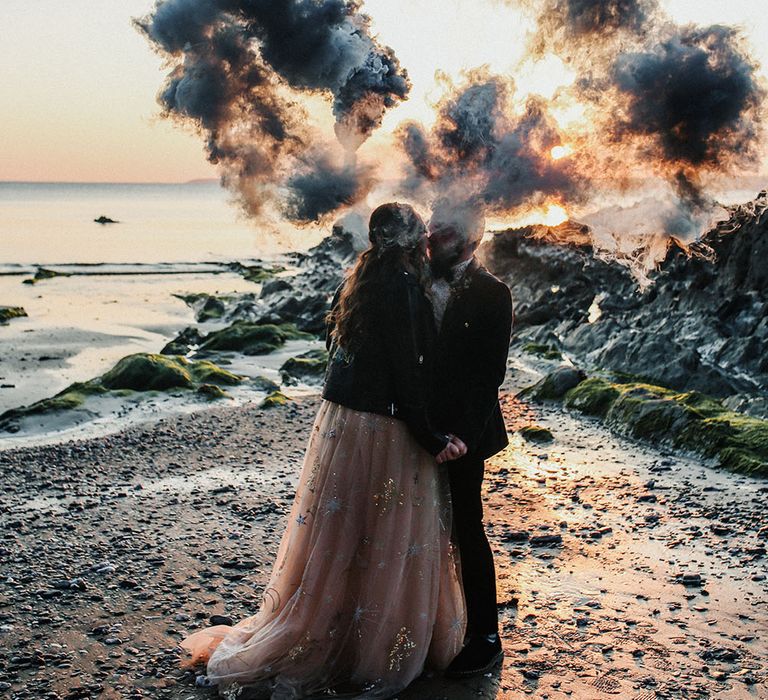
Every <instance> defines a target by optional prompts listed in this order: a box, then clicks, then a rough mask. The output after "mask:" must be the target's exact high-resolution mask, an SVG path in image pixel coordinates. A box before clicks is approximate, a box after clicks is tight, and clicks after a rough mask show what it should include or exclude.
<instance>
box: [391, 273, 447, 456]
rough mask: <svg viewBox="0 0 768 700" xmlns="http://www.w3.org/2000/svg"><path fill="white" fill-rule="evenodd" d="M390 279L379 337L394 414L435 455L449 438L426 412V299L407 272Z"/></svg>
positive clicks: (430, 331) (429, 334) (430, 335)
mask: <svg viewBox="0 0 768 700" xmlns="http://www.w3.org/2000/svg"><path fill="white" fill-rule="evenodd" d="M394 282H395V283H394V284H393V286H392V290H391V293H390V294H389V295H388V296H387V299H386V307H385V311H386V316H387V321H388V322H387V324H386V328H384V329H383V331H384V333H383V337H384V343H385V349H386V352H387V356H388V357H389V368H390V372H391V374H392V379H393V384H394V387H395V402H396V405H397V410H398V413H397V415H398V417H399V418H401V419H402V420H404V421H405V423H406V425H407V426H408V428H409V430H410V431H411V433H413V436H414V437H415V438H416V440H417V441H418V442H419V444H420V445H421V446H422V447H423V448H424V449H425V450H427V452H429V453H430V454H432V455H435V456H436V455H438V454H439V453H440V452H441V451H442V450H443V449H444V448H445V446H446V445H447V444H448V442H449V438H448V436H447V435H445V434H444V433H440V432H439V431H437V430H435V428H434V426H433V425H432V424H431V422H430V419H429V415H428V412H427V406H428V405H429V386H430V383H429V382H430V377H431V375H430V371H429V369H430V367H431V363H432V357H431V351H432V349H433V348H434V334H435V330H434V327H433V325H432V324H431V323H430V320H431V319H429V318H428V317H427V315H426V314H425V304H426V301H425V300H424V298H423V292H422V291H421V288H420V287H419V286H418V285H416V284H413V283H411V282H410V281H409V280H408V276H407V273H403V278H402V279H398V280H395V281H394ZM430 341H431V342H430Z"/></svg>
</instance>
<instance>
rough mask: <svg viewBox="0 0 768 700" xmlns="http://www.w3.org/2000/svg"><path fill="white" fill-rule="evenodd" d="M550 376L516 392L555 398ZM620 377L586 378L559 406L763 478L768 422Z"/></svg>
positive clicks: (700, 397) (701, 397)
mask: <svg viewBox="0 0 768 700" xmlns="http://www.w3.org/2000/svg"><path fill="white" fill-rule="evenodd" d="M556 372H557V371H556ZM556 372H553V373H552V374H550V375H549V376H548V377H545V378H544V379H543V380H542V381H540V382H538V383H537V384H535V385H533V387H529V388H528V390H527V391H526V392H521V394H525V395H527V396H529V397H532V398H543V399H549V398H557V397H556V396H553V394H556V393H557V391H556V390H554V389H552V388H551V387H552V386H559V385H560V380H561V378H558V377H557V376H553V375H556ZM623 379H624V381H625V382H626V383H615V382H610V381H608V380H606V379H601V378H597V377H592V378H589V379H586V380H584V381H583V382H580V383H578V384H577V385H576V386H574V387H572V388H571V389H569V390H568V391H567V392H565V394H564V398H563V401H564V404H565V405H566V406H567V407H569V408H573V409H576V410H578V411H581V412H582V413H587V414H589V415H596V416H600V417H602V418H603V419H604V420H605V421H606V423H607V424H608V425H609V426H610V427H611V428H612V429H614V430H615V431H616V432H619V433H622V434H624V435H630V436H632V437H635V438H639V439H644V440H649V441H652V442H654V443H656V444H658V443H664V444H667V445H670V446H673V447H677V448H681V449H684V450H686V451H689V452H694V453H697V454H700V455H703V456H705V457H712V458H714V459H715V460H716V461H717V463H718V464H719V465H720V466H722V467H725V468H727V469H731V470H733V471H738V472H744V473H748V474H752V475H756V476H757V475H760V476H768V420H764V419H761V418H756V417H753V416H748V415H744V414H742V413H737V412H735V411H731V410H729V409H728V408H726V407H725V406H724V405H723V404H722V403H721V402H720V401H718V400H717V399H714V398H712V397H711V396H707V395H705V394H702V393H700V392H696V391H689V392H684V393H680V392H676V391H674V390H672V389H668V388H666V387H661V386H655V385H653V384H648V383H644V382H629V381H627V378H626V377H625V378H623ZM547 380H549V381H547ZM537 387H538V390H536V389H537ZM534 390H536V391H534Z"/></svg>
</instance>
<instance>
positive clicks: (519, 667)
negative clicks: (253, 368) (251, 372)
mask: <svg viewBox="0 0 768 700" xmlns="http://www.w3.org/2000/svg"><path fill="white" fill-rule="evenodd" d="M510 365H511V369H510V371H509V373H508V379H507V382H506V384H505V386H504V405H505V410H506V412H507V424H508V429H509V430H510V432H511V433H513V434H512V436H511V437H512V439H511V444H510V446H509V447H508V448H507V449H506V450H505V451H504V452H502V453H500V454H499V455H497V456H496V457H494V458H493V459H492V460H491V461H490V462H489V463H488V471H487V478H486V483H485V495H486V504H487V510H486V513H487V530H488V533H489V535H490V537H491V542H492V546H493V548H494V550H495V553H496V562H497V577H498V583H499V605H500V611H501V617H502V624H503V641H504V648H505V651H506V656H505V659H504V663H503V667H502V668H500V669H498V670H497V671H496V672H494V673H492V674H488V675H487V676H486V677H480V678H476V679H472V680H469V681H465V682H461V683H456V682H448V681H446V680H444V679H441V678H440V677H439V675H435V674H431V675H430V674H427V675H425V676H424V677H422V678H421V679H419V680H418V681H417V682H416V683H415V684H414V686H412V687H411V688H410V689H408V690H407V691H405V692H404V693H402V694H401V696H400V697H402V698H403V699H406V698H408V699H413V700H416V699H417V698H418V699H432V700H437V699H438V698H477V697H481V698H499V699H501V698H509V699H511V698H522V697H532V698H542V699H545V698H546V699H548V700H559V699H561V698H589V699H590V700H596V699H600V698H628V699H631V700H652V699H653V698H723V699H728V700H731V699H733V700H736V699H740V698H744V699H747V698H766V697H768V684H767V679H768V652H767V651H766V648H765V644H764V638H765V633H766V630H767V629H768V583H767V582H766V576H765V545H766V538H767V537H768V530H767V529H766V527H765V524H764V517H763V506H762V504H763V503H764V499H765V494H766V492H768V484H766V483H765V481H764V480H760V479H756V478H752V477H747V476H742V475H737V474H733V473H730V472H726V471H719V470H714V469H713V468H711V467H709V466H706V465H704V464H702V462H701V460H700V459H690V458H686V457H681V456H679V455H673V454H669V453H668V452H666V451H658V450H656V449H653V448H652V447H649V446H643V445H640V444H637V443H635V442H633V441H630V440H625V439H622V438H619V437H616V436H615V435H613V434H611V433H610V432H608V431H607V429H606V428H604V427H603V426H602V425H601V424H599V423H597V422H593V421H591V420H590V419H585V418H583V417H581V416H576V415H572V414H569V413H567V412H566V411H565V410H564V409H562V408H561V407H560V406H559V405H556V404H553V405H547V406H543V407H542V406H540V405H539V406H533V405H527V404H523V403H521V402H520V401H518V400H517V399H515V398H514V394H515V393H516V391H517V390H518V389H519V388H521V387H522V386H525V385H528V384H530V383H531V381H532V379H535V378H536V377H535V376H531V375H530V374H529V373H528V372H527V371H526V370H524V369H523V368H522V365H520V364H518V363H517V362H516V361H515V358H514V356H513V357H511V360H510ZM318 405H319V397H318V396H316V395H315V396H305V397H303V398H301V399H300V400H298V401H295V402H293V403H291V404H289V405H287V406H284V407H278V408H273V409H268V410H265V409H261V408H259V407H258V404H256V403H251V404H245V405H243V406H239V407H216V408H211V409H207V410H204V411H200V412H196V413H194V414H191V415H179V416H174V417H169V418H163V419H161V420H157V421H154V422H148V423H143V424H140V425H136V426H132V427H129V428H126V429H124V430H122V431H121V432H119V433H116V434H113V435H109V436H104V437H99V438H94V439H90V440H84V441H79V442H74V441H71V442H65V443H62V444H59V445H51V446H44V447H31V448H19V449H12V450H6V451H4V452H1V453H0V468H2V470H3V474H4V476H5V495H4V497H3V505H2V509H1V511H0V522H2V528H3V533H4V536H3V542H2V545H0V547H1V553H2V557H1V560H2V564H0V574H1V576H0V634H1V635H2V640H3V645H2V647H3V648H2V651H0V690H2V691H3V693H7V696H8V697H10V698H14V699H19V700H20V699H22V698H35V699H37V698H51V699H53V698H68V699H74V698H89V697H100V698H140V697H151V698H174V699H178V700H181V699H182V698H183V699H189V700H191V699H193V698H205V697H212V696H214V694H215V691H213V690H211V689H206V688H196V687H195V673H193V672H191V671H183V670H181V669H179V667H178V662H179V658H180V657H179V652H180V649H179V648H178V647H177V646H176V645H177V642H178V641H179V640H180V639H181V638H182V637H183V636H184V635H185V634H187V633H188V632H190V631H192V630H194V629H196V628H198V627H200V626H204V625H206V624H208V623H209V618H210V617H211V616H212V615H225V616H228V617H230V618H232V619H234V620H237V619H239V618H241V617H243V616H246V615H250V614H252V613H253V611H254V610H255V609H256V608H257V607H258V605H259V601H260V593H261V590H262V588H263V586H264V585H265V583H266V581H267V578H268V576H269V572H270V566H271V561H272V559H273V557H274V555H275V553H276V550H277V546H278V544H279V540H280V535H281V532H282V529H283V520H284V517H285V514H286V513H287V510H288V508H289V506H290V503H291V500H292V497H293V493H294V488H295V484H296V482H297V479H298V473H299V469H300V465H301V459H302V456H303V451H304V447H305V444H306V440H307V438H308V435H309V432H310V428H311V425H312V421H313V420H314V415H315V412H316V410H317V407H318ZM532 422H535V423H536V424H538V425H541V426H544V427H547V428H549V429H550V430H551V431H552V433H553V435H554V437H555V440H554V442H552V443H549V444H548V445H546V446H541V445H537V444H535V443H529V442H525V441H524V440H523V439H522V438H521V437H520V435H519V434H516V433H515V432H514V431H515V430H516V429H517V428H519V427H520V426H522V425H526V424H529V423H532ZM201 672H202V670H199V671H198V673H201Z"/></svg>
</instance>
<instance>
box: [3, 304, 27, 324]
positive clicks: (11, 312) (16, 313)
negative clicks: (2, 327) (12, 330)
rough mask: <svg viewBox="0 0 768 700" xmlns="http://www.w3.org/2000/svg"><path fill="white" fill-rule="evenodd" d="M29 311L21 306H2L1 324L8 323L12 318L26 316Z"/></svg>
mask: <svg viewBox="0 0 768 700" xmlns="http://www.w3.org/2000/svg"><path fill="white" fill-rule="evenodd" d="M26 315H27V312H26V311H25V310H24V309H23V308H22V307H21V306H0V324H3V323H8V321H10V320H11V319H12V318H21V317H22V316H26Z"/></svg>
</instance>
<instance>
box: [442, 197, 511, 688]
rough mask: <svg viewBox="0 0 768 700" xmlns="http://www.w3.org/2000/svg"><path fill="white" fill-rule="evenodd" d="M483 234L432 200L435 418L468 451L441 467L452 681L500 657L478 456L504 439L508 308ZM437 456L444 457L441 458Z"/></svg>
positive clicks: (479, 226)
mask: <svg viewBox="0 0 768 700" xmlns="http://www.w3.org/2000/svg"><path fill="white" fill-rule="evenodd" d="M484 231H485V219H484V217H483V215H482V212H481V210H480V209H479V208H476V207H473V206H472V205H470V204H456V203H454V202H449V201H448V200H445V199H443V200H439V201H438V202H437V203H436V205H435V207H434V209H433V214H432V218H431V219H430V222H429V234H428V247H429V257H430V265H431V268H432V272H433V275H434V278H435V279H434V283H433V287H432V301H433V307H434V311H435V321H436V324H437V328H438V341H437V349H436V360H435V361H436V366H435V386H434V407H433V411H434V421H435V424H436V425H439V426H441V428H442V429H443V430H446V431H447V432H450V433H452V434H454V435H455V436H456V437H457V438H459V439H460V441H461V442H463V443H464V444H465V445H466V448H467V452H466V454H465V455H464V456H463V457H460V458H459V459H456V460H454V461H449V462H447V464H446V468H447V469H448V473H449V478H450V484H451V496H452V500H453V528H454V538H455V541H456V543H457V544H458V547H459V556H460V560H461V573H462V583H463V586H464V595H465V597H466V601H467V639H466V644H465V646H464V648H463V649H462V651H461V652H460V653H459V655H458V656H457V657H456V658H455V659H454V660H453V661H452V662H451V664H450V666H449V667H448V669H447V670H446V672H445V675H446V676H449V677H463V676H471V675H474V674H478V673H485V672H486V671H488V670H490V669H491V668H492V667H493V666H494V665H495V664H496V663H497V662H498V661H499V660H500V659H501V658H502V656H503V651H502V648H501V640H500V639H499V629H498V614H497V611H496V572H495V569H494V564H493V554H492V553H491V547H490V545H489V543H488V538H487V537H486V535H485V529H484V527H483V504H482V498H481V487H482V483H483V472H484V467H485V464H484V460H485V459H487V458H488V457H490V456H491V455H494V454H496V453H497V452H499V451H500V450H502V449H503V448H504V447H506V445H507V444H508V438H507V431H506V428H505V426H504V419H503V418H502V415H501V408H500V406H499V398H498V390H499V386H500V385H501V383H502V382H503V381H504V374H505V372H506V368H507V353H508V351H509V341H510V334H511V330H512V318H513V309H512V298H511V295H510V291H509V288H508V287H507V286H506V285H505V284H504V283H503V282H501V281H500V280H498V279H497V278H496V277H494V276H493V275H492V274H491V273H490V272H488V270H486V269H485V268H484V267H483V266H482V265H481V264H480V263H479V261H478V260H477V258H475V255H474V253H475V249H476V248H477V246H478V245H479V244H480V240H481V238H482V236H483V233H484ZM459 444H460V443H459ZM438 461H441V462H442V461H447V460H446V459H445V458H444V457H443V456H442V455H441V456H440V457H439V458H438Z"/></svg>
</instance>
